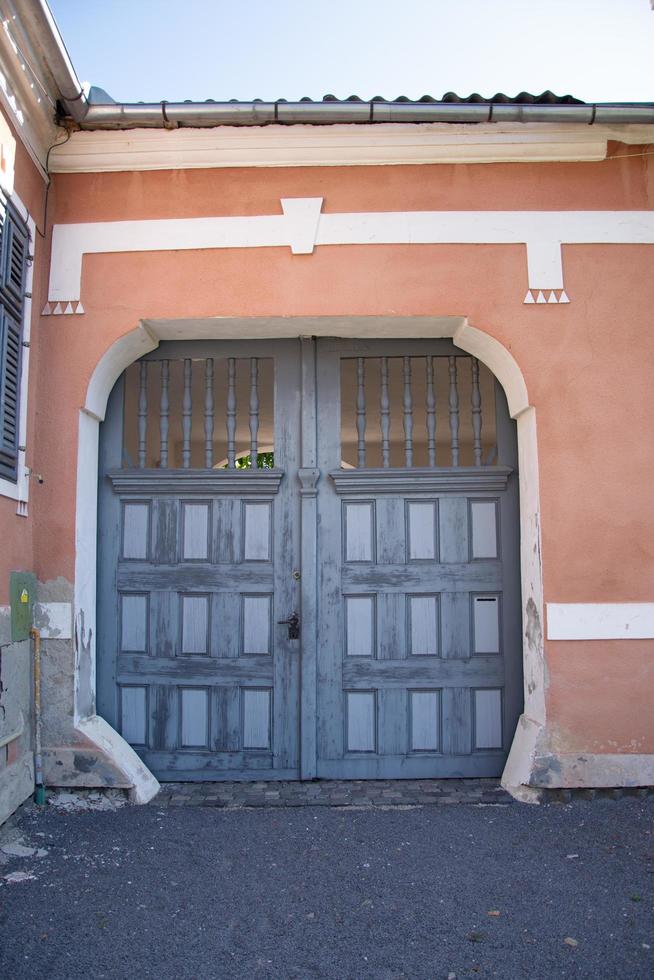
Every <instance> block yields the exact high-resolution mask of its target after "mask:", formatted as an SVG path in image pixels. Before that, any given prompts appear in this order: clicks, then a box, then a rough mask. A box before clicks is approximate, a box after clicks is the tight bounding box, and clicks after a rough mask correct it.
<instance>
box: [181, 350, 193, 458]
mask: <svg viewBox="0 0 654 980" xmlns="http://www.w3.org/2000/svg"><path fill="white" fill-rule="evenodd" d="M191 371H192V361H191V358H190V357H186V358H184V395H183V398H182V466H183V467H184V469H185V470H187V469H188V468H189V466H190V465H191V422H192V413H193V403H192V399H191Z"/></svg>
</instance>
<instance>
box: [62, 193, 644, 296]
mask: <svg viewBox="0 0 654 980" xmlns="http://www.w3.org/2000/svg"><path fill="white" fill-rule="evenodd" d="M321 203H322V201H321V199H320V198H293V199H283V200H282V201H281V206H282V212H283V213H282V214H278V215H257V216H251V217H213V218H165V219H152V220H143V221H101V222H85V223H82V224H62V225H55V227H54V229H53V236H52V259H51V267H50V285H49V291H48V301H49V307H48V308H46V310H45V311H44V312H46V313H51V312H52V313H55V314H56V313H65V312H70V313H72V312H74V310H73V308H72V306H71V304H73V303H77V301H78V300H79V299H80V294H81V276H82V257H83V256H84V255H85V254H93V253H100V252H102V253H109V252H147V251H168V250H183V249H215V248H267V247H280V246H282V247H283V246H286V247H290V248H291V250H292V251H293V252H294V253H296V254H308V253H310V252H312V251H313V248H314V246H315V245H320V246H322V245H381V244H384V245H389V244H391V245H392V244H396V245H400V244H476V245H483V244H488V245H493V244H524V245H526V247H527V266H528V288H529V290H534V291H539V299H538V302H545V301H546V300H545V298H542V299H541V298H540V297H541V296H543V292H542V291H548V290H549V291H550V302H558V298H556V296H555V294H554V292H553V291H554V290H563V288H564V286H563V268H562V260H561V244H579V243H586V244H603V243H613V244H654V212H653V211H399V212H370V213H366V212H352V213H343V214H321V213H320V206H321ZM563 295H565V294H563ZM527 301H528V302H533V301H534V300H533V299H529V300H527ZM561 301H562V302H566V301H567V297H566V298H565V299H563V298H562V299H561ZM50 304H55V306H54V309H51V308H50ZM77 312H83V310H81V309H80V310H79V311H77Z"/></svg>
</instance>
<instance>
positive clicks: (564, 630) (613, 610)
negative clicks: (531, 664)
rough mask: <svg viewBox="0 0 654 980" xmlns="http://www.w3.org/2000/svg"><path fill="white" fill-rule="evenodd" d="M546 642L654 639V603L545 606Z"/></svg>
mask: <svg viewBox="0 0 654 980" xmlns="http://www.w3.org/2000/svg"><path fill="white" fill-rule="evenodd" d="M547 638H548V639H549V640H650V639H654V602H548V603H547Z"/></svg>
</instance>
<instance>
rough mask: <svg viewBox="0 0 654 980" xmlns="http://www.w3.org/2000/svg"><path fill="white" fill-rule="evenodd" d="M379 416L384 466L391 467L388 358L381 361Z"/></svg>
mask: <svg viewBox="0 0 654 980" xmlns="http://www.w3.org/2000/svg"><path fill="white" fill-rule="evenodd" d="M379 414H380V425H381V437H382V466H390V465H391V454H390V443H389V436H390V431H391V404H390V400H389V397H388V358H387V357H382V359H381V395H380V401H379Z"/></svg>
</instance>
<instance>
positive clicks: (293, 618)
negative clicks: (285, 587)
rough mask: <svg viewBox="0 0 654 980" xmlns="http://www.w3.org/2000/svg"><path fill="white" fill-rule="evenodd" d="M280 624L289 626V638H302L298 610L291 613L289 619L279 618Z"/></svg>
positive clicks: (278, 622) (278, 623)
mask: <svg viewBox="0 0 654 980" xmlns="http://www.w3.org/2000/svg"><path fill="white" fill-rule="evenodd" d="M277 625H278V626H288V638H289V640H299V639H300V617H299V616H298V614H297V613H296V612H293V613H291V615H290V616H289V617H288V619H278V620H277Z"/></svg>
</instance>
